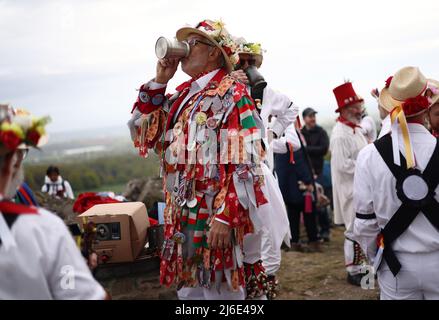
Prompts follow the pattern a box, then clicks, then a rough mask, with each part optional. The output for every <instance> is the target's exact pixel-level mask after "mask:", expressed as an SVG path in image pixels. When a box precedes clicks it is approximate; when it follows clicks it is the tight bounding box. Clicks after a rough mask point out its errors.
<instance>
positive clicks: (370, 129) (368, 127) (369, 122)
mask: <svg viewBox="0 0 439 320" xmlns="http://www.w3.org/2000/svg"><path fill="white" fill-rule="evenodd" d="M360 126H361V129H360V131H361V132H362V133H363V134H364V136H365V137H366V140H367V141H368V142H369V143H370V142H374V141H375V140H376V138H377V127H376V124H375V120H374V119H373V118H372V117H371V116H365V117H364V118H363V119H362V120H361V123H360Z"/></svg>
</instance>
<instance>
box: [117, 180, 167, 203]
mask: <svg viewBox="0 0 439 320" xmlns="http://www.w3.org/2000/svg"><path fill="white" fill-rule="evenodd" d="M123 196H124V197H125V198H127V199H128V200H129V201H140V202H143V203H144V204H145V205H146V207H147V208H151V207H152V206H153V204H154V202H156V201H159V202H163V201H164V197H165V196H164V193H163V180H162V178H144V179H133V180H131V181H129V182H128V184H127V186H126V188H125V192H124V193H123Z"/></svg>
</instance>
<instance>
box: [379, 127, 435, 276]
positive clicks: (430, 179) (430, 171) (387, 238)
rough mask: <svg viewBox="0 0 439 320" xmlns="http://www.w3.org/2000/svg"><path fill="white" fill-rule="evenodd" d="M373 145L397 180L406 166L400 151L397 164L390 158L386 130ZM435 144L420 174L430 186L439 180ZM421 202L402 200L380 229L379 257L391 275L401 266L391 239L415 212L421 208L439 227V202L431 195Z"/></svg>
mask: <svg viewBox="0 0 439 320" xmlns="http://www.w3.org/2000/svg"><path fill="white" fill-rule="evenodd" d="M375 147H376V148H377V150H378V152H379V154H380V155H381V157H382V158H383V160H384V162H385V163H386V165H387V167H388V168H389V169H390V171H391V172H392V174H393V176H394V177H395V178H396V180H397V185H398V184H399V183H400V182H401V181H400V180H401V179H404V178H405V177H406V176H407V172H408V170H406V169H403V168H405V167H406V163H405V158H404V157H403V156H402V155H401V167H399V166H397V165H395V164H394V162H393V153H392V137H391V135H390V134H388V135H386V136H384V137H382V138H381V139H379V140H378V141H376V142H375ZM438 161H439V145H438V143H436V148H435V151H434V153H433V156H432V157H431V159H430V161H429V163H428V165H427V168H426V170H424V173H423V174H422V178H423V179H424V180H425V181H426V182H427V184H428V187H429V189H430V190H434V189H436V187H437V185H438V182H439V169H438V168H437V167H438V165H437V164H438ZM430 199H431V200H429V201H428V202H427V203H426V204H425V205H422V206H416V204H415V203H413V202H410V201H409V200H406V201H402V205H401V206H400V207H399V209H398V210H397V211H396V212H395V214H394V215H393V216H392V218H391V219H390V220H389V222H387V224H386V226H385V227H384V229H383V230H382V234H383V238H384V252H383V257H384V259H385V260H386V262H387V264H388V266H389V268H390V271H391V272H392V273H393V275H394V276H396V275H397V274H398V272H399V271H400V270H401V263H400V262H399V261H398V259H397V257H396V255H395V253H394V251H393V249H392V243H393V242H394V241H395V240H396V239H397V238H398V237H400V236H401V235H402V234H403V233H404V231H405V230H407V228H408V227H409V226H410V224H411V223H412V222H413V220H415V218H416V217H417V215H418V214H419V212H421V211H422V212H423V213H424V215H425V216H426V217H427V219H428V220H429V221H430V223H431V224H433V225H434V226H435V227H436V229H438V230H439V215H438V212H439V203H438V202H437V201H436V200H435V199H434V198H430Z"/></svg>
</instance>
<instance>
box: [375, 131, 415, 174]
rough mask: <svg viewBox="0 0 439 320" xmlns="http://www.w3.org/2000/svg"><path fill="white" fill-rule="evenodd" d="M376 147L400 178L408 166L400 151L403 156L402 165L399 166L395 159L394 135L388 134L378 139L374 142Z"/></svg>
mask: <svg viewBox="0 0 439 320" xmlns="http://www.w3.org/2000/svg"><path fill="white" fill-rule="evenodd" d="M374 145H375V147H376V148H377V150H378V152H379V154H380V155H381V157H382V158H383V160H384V162H385V163H386V165H387V167H388V168H389V170H390V171H391V172H392V174H393V176H394V177H395V178H398V177H399V176H401V175H402V174H403V173H404V169H403V168H406V167H407V165H406V160H405V158H404V156H403V155H402V154H401V152H400V158H401V166H397V165H396V164H395V163H394V161H393V151H392V136H391V135H390V133H389V134H386V135H385V136H383V137H382V138H381V139H378V140H376V141H375V142H374Z"/></svg>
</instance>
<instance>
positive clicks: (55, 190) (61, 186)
mask: <svg viewBox="0 0 439 320" xmlns="http://www.w3.org/2000/svg"><path fill="white" fill-rule="evenodd" d="M41 192H44V193H48V194H49V195H51V196H53V197H58V198H69V199H74V198H75V196H74V195H73V190H72V187H71V186H70V183H69V182H68V181H67V180H64V179H63V177H61V174H60V171H59V168H58V167H55V166H50V167H49V168H47V171H46V177H45V178H44V185H43V187H42V188H41Z"/></svg>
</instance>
